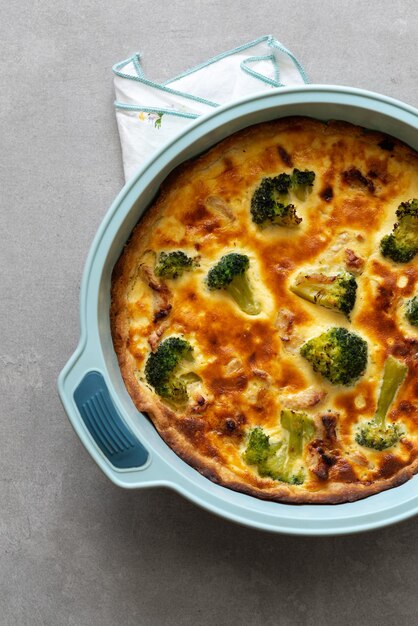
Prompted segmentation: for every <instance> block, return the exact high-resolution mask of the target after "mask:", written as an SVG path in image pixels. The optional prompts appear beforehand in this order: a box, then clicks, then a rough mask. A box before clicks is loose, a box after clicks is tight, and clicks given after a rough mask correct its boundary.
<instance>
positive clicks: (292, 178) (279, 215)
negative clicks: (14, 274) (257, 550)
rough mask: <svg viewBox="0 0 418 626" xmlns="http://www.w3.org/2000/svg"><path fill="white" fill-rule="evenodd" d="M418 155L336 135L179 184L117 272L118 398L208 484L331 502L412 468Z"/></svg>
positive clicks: (243, 139)
mask: <svg viewBox="0 0 418 626" xmlns="http://www.w3.org/2000/svg"><path fill="white" fill-rule="evenodd" d="M417 260H418V155H417V153H416V152H415V151H413V150H412V149H411V148H409V147H408V146H406V145H405V144H402V143H401V142H399V141H398V140H396V139H393V138H391V137H389V136H386V135H383V134H380V133H377V132H374V131H369V130H367V129H364V128H361V127H357V126H353V125H351V124H348V123H345V122H339V121H328V122H322V121H318V120H314V119H310V118H302V117H291V118H283V119H279V120H275V121H273V122H268V123H263V124H259V125H255V126H251V127H249V128H246V129H244V130H242V131H240V132H238V133H236V134H234V135H232V136H230V137H228V138H227V139H225V140H224V141H222V142H221V143H219V144H217V145H215V146H214V147H213V148H212V149H211V150H209V151H208V152H206V153H205V154H203V155H201V156H199V157H198V158H196V159H194V160H190V161H188V162H187V163H185V164H183V165H181V166H180V167H178V168H177V169H176V170H174V171H173V172H172V173H171V174H170V176H169V177H168V178H167V180H166V181H165V182H164V184H163V185H162V187H161V189H160V191H159V194H158V196H157V198H156V199H155V201H154V202H153V203H152V205H151V206H150V207H149V209H148V211H147V212H146V214H145V215H144V216H143V217H142V218H141V219H140V221H139V223H138V224H137V226H136V227H135V229H134V231H133V233H132V235H131V237H130V239H129V241H128V242H127V244H126V246H125V247H124V249H123V252H122V254H121V256H120V258H119V260H118V262H117V264H116V266H115V268H114V271H113V276H112V293H111V311H110V319H111V331H112V337H113V343H114V348H115V352H116V355H117V358H118V361H119V365H120V369H121V373H122V377H123V379H124V382H125V384H126V387H127V390H128V392H129V394H130V396H131V398H132V400H133V402H134V404H135V406H136V407H137V409H138V410H139V411H141V412H144V413H146V414H147V415H148V416H149V418H150V419H151V420H152V422H153V423H154V425H155V427H156V429H157V430H158V432H159V434H160V435H161V437H162V438H163V439H164V440H165V441H166V443H167V444H168V445H169V446H170V447H171V448H172V449H173V450H174V451H175V453H177V454H178V455H179V456H180V457H181V458H182V459H183V460H184V461H185V462H186V463H188V464H190V465H191V466H193V467H194V468H195V469H196V470H198V471H199V472H200V473H201V474H203V475H204V476H205V477H207V478H208V479H210V480H212V481H214V482H216V483H219V484H221V485H223V486H224V487H227V488H230V489H234V490H237V491H240V492H243V493H245V494H248V495H251V496H254V497H258V498H263V499H266V500H273V501H276V502H290V503H318V504H320V503H341V502H347V501H354V500H357V499H360V498H364V497H366V496H369V495H371V494H375V493H378V492H380V491H382V490H385V489H388V488H392V487H396V486H397V485H400V484H402V483H403V482H405V481H406V480H408V479H410V478H411V477H412V476H413V475H414V474H415V473H416V472H417V468H418V377H417V372H418V312H417V309H418V301H417V292H418V266H417Z"/></svg>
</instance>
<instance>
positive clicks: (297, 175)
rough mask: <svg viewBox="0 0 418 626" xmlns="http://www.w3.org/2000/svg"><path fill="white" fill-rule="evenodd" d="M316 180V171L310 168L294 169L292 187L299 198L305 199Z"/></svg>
mask: <svg viewBox="0 0 418 626" xmlns="http://www.w3.org/2000/svg"><path fill="white" fill-rule="evenodd" d="M314 180H315V172H310V171H309V170H303V171H302V170H297V169H296V168H295V169H294V170H293V174H292V182H291V189H292V191H294V193H295V196H296V197H297V198H298V199H299V200H305V199H306V196H307V195H308V193H311V191H312V187H313V184H314Z"/></svg>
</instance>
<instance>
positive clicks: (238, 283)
mask: <svg viewBox="0 0 418 626" xmlns="http://www.w3.org/2000/svg"><path fill="white" fill-rule="evenodd" d="M249 265H250V259H249V258H248V256H246V255H245V254H238V253H237V252H231V253H230V254H226V255H225V256H223V257H221V259H220V260H219V261H218V263H217V264H216V265H214V266H213V267H212V268H211V269H210V270H209V273H208V275H207V280H206V282H207V285H208V287H209V289H210V290H216V289H225V290H226V291H227V292H228V293H229V295H230V296H231V297H232V298H233V299H234V300H235V302H236V303H237V304H238V306H239V307H240V308H241V309H242V310H243V311H244V313H248V315H257V314H258V313H260V310H261V307H260V304H259V303H258V302H256V301H255V300H254V295H253V293H252V289H251V286H250V283H249V281H248V276H247V270H248V268H249Z"/></svg>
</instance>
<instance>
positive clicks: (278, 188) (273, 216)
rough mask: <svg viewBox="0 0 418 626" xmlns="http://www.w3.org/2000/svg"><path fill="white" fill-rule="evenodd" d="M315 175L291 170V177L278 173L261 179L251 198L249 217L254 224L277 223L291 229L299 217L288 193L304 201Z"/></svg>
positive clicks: (298, 221)
mask: <svg viewBox="0 0 418 626" xmlns="http://www.w3.org/2000/svg"><path fill="white" fill-rule="evenodd" d="M314 180H315V172H310V171H308V170H304V171H301V170H297V169H294V170H293V174H292V175H289V174H285V173H282V174H279V175H278V176H274V177H273V178H263V180H262V181H261V183H260V185H259V186H258V187H257V189H256V190H255V192H254V194H253V197H252V199H251V216H252V220H253V222H254V223H255V224H267V223H271V224H276V225H278V226H287V227H290V228H292V227H294V226H297V225H298V224H300V222H301V221H302V218H301V217H299V216H298V215H297V214H296V209H295V206H294V205H293V204H292V203H291V192H293V193H294V195H295V196H296V197H297V198H298V199H299V200H305V199H306V196H307V194H308V193H310V191H311V190H312V186H313V183H314Z"/></svg>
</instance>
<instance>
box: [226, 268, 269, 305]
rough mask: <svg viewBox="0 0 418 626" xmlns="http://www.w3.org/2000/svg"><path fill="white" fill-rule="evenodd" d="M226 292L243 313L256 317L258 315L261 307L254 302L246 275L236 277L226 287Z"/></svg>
mask: <svg viewBox="0 0 418 626" xmlns="http://www.w3.org/2000/svg"><path fill="white" fill-rule="evenodd" d="M226 291H227V292H228V293H229V295H230V296H231V297H232V298H233V299H234V300H235V302H236V303H237V304H238V306H239V307H240V308H241V309H242V310H243V311H244V313H247V314H248V315H257V314H258V313H260V311H261V306H260V304H259V303H258V302H256V301H255V300H254V296H253V293H252V290H251V287H250V283H249V282H248V278H247V275H246V273H243V274H240V275H239V276H236V277H235V278H234V279H233V280H232V281H231V282H230V283H229V285H227V286H226Z"/></svg>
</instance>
